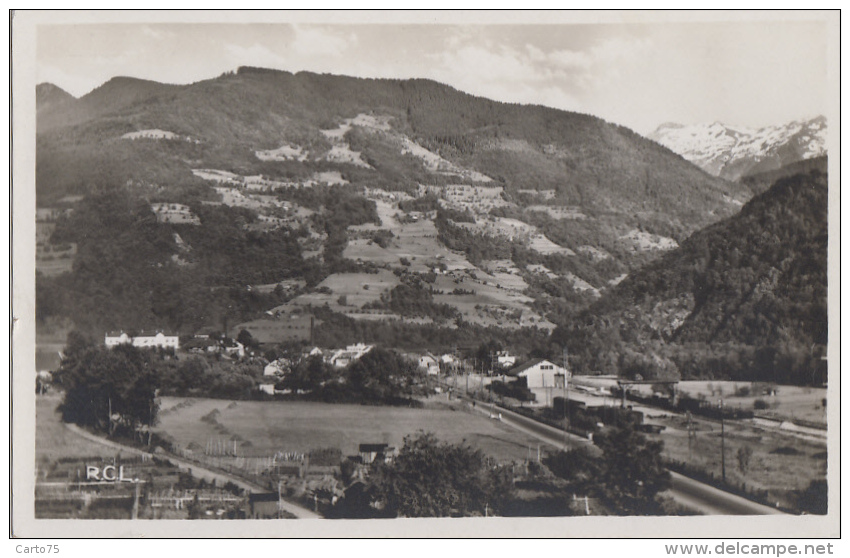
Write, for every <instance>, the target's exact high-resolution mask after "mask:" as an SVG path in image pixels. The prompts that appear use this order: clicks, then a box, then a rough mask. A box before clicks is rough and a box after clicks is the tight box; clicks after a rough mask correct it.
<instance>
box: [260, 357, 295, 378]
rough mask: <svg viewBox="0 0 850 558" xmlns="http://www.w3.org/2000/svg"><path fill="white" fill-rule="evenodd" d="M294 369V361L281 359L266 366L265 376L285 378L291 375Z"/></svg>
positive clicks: (264, 369)
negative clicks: (288, 374) (286, 375)
mask: <svg viewBox="0 0 850 558" xmlns="http://www.w3.org/2000/svg"><path fill="white" fill-rule="evenodd" d="M291 367H292V361H291V360H289V359H288V358H279V359H277V360H274V361H272V362H270V363H268V364H267V365H266V367H265V368H263V376H283V375H284V374H287V373H289V370H290V368H291Z"/></svg>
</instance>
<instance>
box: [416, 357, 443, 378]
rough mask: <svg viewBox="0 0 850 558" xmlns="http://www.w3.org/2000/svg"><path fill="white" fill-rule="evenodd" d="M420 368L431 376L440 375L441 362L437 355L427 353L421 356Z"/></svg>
mask: <svg viewBox="0 0 850 558" xmlns="http://www.w3.org/2000/svg"><path fill="white" fill-rule="evenodd" d="M419 369H420V370H422V371H423V372H425V373H427V374H428V375H429V376H438V375H439V374H440V362H439V361H438V360H437V358H436V357H435V356H433V355H430V354H426V355H423V356H421V357H419Z"/></svg>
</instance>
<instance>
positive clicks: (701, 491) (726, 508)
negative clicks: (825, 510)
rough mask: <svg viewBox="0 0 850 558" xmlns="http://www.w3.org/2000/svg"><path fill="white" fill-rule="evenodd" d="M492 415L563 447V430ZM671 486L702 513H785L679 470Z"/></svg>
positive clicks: (484, 407)
mask: <svg viewBox="0 0 850 558" xmlns="http://www.w3.org/2000/svg"><path fill="white" fill-rule="evenodd" d="M475 409H476V410H478V411H479V412H481V413H484V414H486V415H488V416H489V415H490V414H491V408H490V405H488V404H482V403H481V402H478V404H477V405H476V407H475ZM493 414H495V415H496V416H499V415H501V420H502V422H503V423H504V424H507V425H508V426H511V427H513V428H516V429H517V430H521V431H523V432H525V433H527V434H530V435H532V436H535V437H536V438H538V439H539V440H541V441H543V442H546V443H547V444H549V445H551V446H554V447H556V448H558V449H563V448H564V445H565V444H564V432H563V430H559V429H557V428H553V427H551V426H548V425H546V424H542V423H539V422H537V421H535V420H533V419H530V418H528V417H525V416H523V415H520V414H518V413H514V412H513V411H509V410H507V409H502V408H500V407H495V409H494V410H493ZM568 443H569V445H570V446H571V447H573V448H577V447H580V446H582V445H592V442H591V441H590V440H588V439H586V438H582V437H580V436H575V435H573V434H570V435H569V440H568ZM670 475H671V477H672V487H671V488H670V490H668V491H667V492H666V494H668V495H669V496H670V497H672V498H673V499H674V500H675V501H676V502H678V503H680V504H682V505H684V506H686V507H688V508H691V509H693V510H695V511H698V512H700V513H703V514H705V515H785V514H784V513H783V512H781V511H779V510H776V509H773V508H771V507H768V506H763V505H761V504H757V503H755V502H752V501H750V500H747V499H746V498H742V497H740V496H737V495H735V494H730V493H729V492H724V491H723V490H719V489H717V488H714V487H713V486H709V485H707V484H703V483H701V482H699V481H696V480H694V479H691V478H688V477H686V476H684V475H680V474H679V473H674V472H672V471H671V472H670Z"/></svg>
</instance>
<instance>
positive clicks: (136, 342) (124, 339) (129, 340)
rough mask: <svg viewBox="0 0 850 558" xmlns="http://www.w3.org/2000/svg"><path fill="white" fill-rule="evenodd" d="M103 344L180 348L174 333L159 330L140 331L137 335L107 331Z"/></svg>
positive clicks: (111, 345)
mask: <svg viewBox="0 0 850 558" xmlns="http://www.w3.org/2000/svg"><path fill="white" fill-rule="evenodd" d="M104 344H105V345H106V346H107V347H110V348H111V347H115V346H117V345H133V346H134V347H141V348H152V347H162V348H169V347H170V348H173V349H175V350H177V349H179V348H180V338H179V337H178V336H176V335H166V334H165V333H163V332H161V331H157V332H156V333H140V334H139V335H135V336H130V335H129V334H127V333H126V332H123V331H119V332H112V333H107V334H106V337H105V338H104Z"/></svg>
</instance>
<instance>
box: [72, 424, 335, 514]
mask: <svg viewBox="0 0 850 558" xmlns="http://www.w3.org/2000/svg"><path fill="white" fill-rule="evenodd" d="M65 426H66V427H67V428H68V430H70V431H71V432H73V433H74V434H76V435H77V436H80V437H82V438H85V439H86V440H89V441H90V442H95V443H97V444H101V445H104V446H107V447H111V448H113V449H116V450H120V451H121V452H125V453H129V454H132V455H142V454H148V452H146V451H143V450H140V449H137V448H133V447H130V446H125V445H123V444H119V443H118V442H113V441H112V440H106V439H104V438H101V437H100V436H95V435H94V434H92V433H90V432H87V431H85V430H83V429H82V428H80V427H79V426H77V425H75V424H66V425H65ZM148 455H149V454H148ZM157 457H162V458H164V459H166V460H168V461H169V462H170V463H171V464H172V465H174V466H175V467H177V468H178V469H180V470H181V471H189V472H191V473H192V476H194V477H197V478H202V479H204V480H206V481H207V482H212V481H213V480H214V481H215V482H216V483H217V484H219V485H222V484H224V483H226V482H232V483H233V484H235V485H236V486H238V487H239V488H241V489H243V490H247V491H248V492H268V490H267V489H265V488H263V487H262V486H260V485H258V484H254V483H252V482H249V481H246V480H244V479H242V478H239V477H237V476H234V475H230V474H227V473H224V472H220V471H213V470H210V469H207V468H205V467H202V466H201V465H198V464H197V463H193V462H191V461H187V460H185V459H180V458H179V457H175V456H173V455H168V454H158V455H157ZM280 505H281V508H282V509H283V510H284V511H286V512H288V513H291V514H292V515H294V516H295V517H296V518H298V519H320V518H321V517H322V516H321V515H319V514H317V513H314V512H312V511H310V510H308V509H306V508H302V507H301V506H297V505H295V504H293V503H291V502H287V501H285V500H281V502H280Z"/></svg>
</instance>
